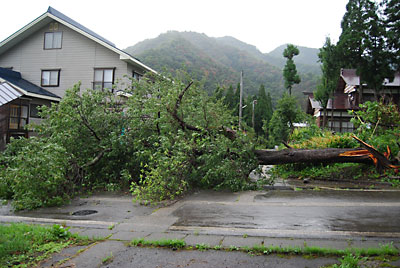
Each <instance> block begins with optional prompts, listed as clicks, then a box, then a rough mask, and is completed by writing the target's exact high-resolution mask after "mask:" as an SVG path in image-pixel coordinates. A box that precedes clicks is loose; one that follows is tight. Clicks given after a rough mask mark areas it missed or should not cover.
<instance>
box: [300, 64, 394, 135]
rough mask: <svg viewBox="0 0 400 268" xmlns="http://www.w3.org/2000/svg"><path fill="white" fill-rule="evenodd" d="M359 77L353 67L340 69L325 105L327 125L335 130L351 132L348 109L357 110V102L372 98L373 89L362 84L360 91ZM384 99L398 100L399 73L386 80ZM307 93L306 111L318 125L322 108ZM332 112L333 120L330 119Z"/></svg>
mask: <svg viewBox="0 0 400 268" xmlns="http://www.w3.org/2000/svg"><path fill="white" fill-rule="evenodd" d="M360 91H361V88H360V77H359V76H358V75H357V74H356V70H355V69H341V70H340V77H339V81H338V85H337V88H336V91H335V93H334V97H333V99H329V101H328V105H327V116H328V117H327V127H328V128H329V129H331V130H333V131H335V132H352V131H353V130H354V126H353V124H352V123H351V122H350V119H351V118H352V116H351V115H350V114H349V113H348V111H349V110H358V109H359V104H360V103H364V102H366V101H373V100H374V91H373V90H372V89H370V88H368V85H365V84H364V85H363V86H362V94H361V93H360ZM381 93H382V94H383V95H385V96H386V99H391V100H392V101H393V102H394V103H396V104H399V101H400V73H396V75H395V78H394V80H393V81H392V82H390V81H388V80H386V81H385V82H384V84H383V89H382V91H381ZM304 94H305V95H308V103H307V113H308V114H310V115H313V116H314V117H316V119H317V124H318V126H322V124H323V109H322V106H321V104H320V103H319V102H318V101H316V100H315V99H314V96H313V93H308V92H305V93H304ZM332 114H333V120H332Z"/></svg>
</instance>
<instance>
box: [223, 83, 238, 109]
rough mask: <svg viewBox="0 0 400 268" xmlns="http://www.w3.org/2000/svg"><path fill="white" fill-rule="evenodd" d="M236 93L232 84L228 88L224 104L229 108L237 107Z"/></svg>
mask: <svg viewBox="0 0 400 268" xmlns="http://www.w3.org/2000/svg"><path fill="white" fill-rule="evenodd" d="M234 95H235V93H234V92H233V87H232V85H230V86H229V87H228V89H227V90H226V94H225V98H224V104H225V105H226V106H227V107H228V109H231V110H233V108H235V106H236V104H235V96H234Z"/></svg>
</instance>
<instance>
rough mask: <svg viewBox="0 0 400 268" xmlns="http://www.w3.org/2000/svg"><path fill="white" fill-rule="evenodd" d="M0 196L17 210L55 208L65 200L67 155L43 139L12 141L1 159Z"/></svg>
mask: <svg viewBox="0 0 400 268" xmlns="http://www.w3.org/2000/svg"><path fill="white" fill-rule="evenodd" d="M3 161H4V162H3V163H4V166H3V169H2V174H1V181H2V183H1V184H2V188H3V189H4V187H8V189H9V190H8V191H6V193H4V192H2V195H5V196H3V198H4V197H6V198H9V197H11V196H12V198H13V199H14V201H13V205H14V207H15V208H16V209H17V210H18V209H33V208H37V207H41V206H52V205H58V204H61V203H62V202H64V201H65V199H66V198H68V195H67V193H68V192H70V187H71V185H69V183H68V182H67V180H66V176H65V175H66V171H67V163H68V155H66V151H65V149H64V148H63V147H61V146H59V145H57V144H54V143H51V142H48V141H47V140H45V139H37V138H35V137H33V138H31V139H28V140H27V139H19V140H12V141H11V143H10V145H9V146H8V147H7V151H6V152H5V153H4V155H3Z"/></svg>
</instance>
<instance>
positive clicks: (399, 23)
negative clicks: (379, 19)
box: [383, 0, 400, 71]
mask: <svg viewBox="0 0 400 268" xmlns="http://www.w3.org/2000/svg"><path fill="white" fill-rule="evenodd" d="M383 5H384V15H385V20H384V23H385V26H386V31H387V33H386V36H387V42H388V49H389V51H390V61H391V67H392V68H393V69H394V70H396V71H400V30H399V29H400V0H385V1H384V2H383Z"/></svg>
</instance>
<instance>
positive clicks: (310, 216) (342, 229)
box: [173, 190, 400, 237]
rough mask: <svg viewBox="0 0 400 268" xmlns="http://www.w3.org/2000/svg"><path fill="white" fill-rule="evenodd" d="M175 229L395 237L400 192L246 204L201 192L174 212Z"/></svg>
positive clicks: (311, 195) (273, 196) (283, 197)
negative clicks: (214, 198) (194, 228)
mask: <svg viewBox="0 0 400 268" xmlns="http://www.w3.org/2000/svg"><path fill="white" fill-rule="evenodd" d="M173 215H174V216H176V217H178V218H179V220H178V221H177V222H176V223H175V224H174V229H175V230H179V229H183V230H185V229H191V228H193V227H197V228H200V229H201V228H203V227H207V228H210V227H211V228H215V229H220V230H224V229H238V230H239V229H247V230H251V231H253V232H252V233H257V230H258V231H259V233H262V232H267V233H268V232H273V233H275V234H276V235H277V236H285V235H288V236H296V235H298V236H302V237H304V236H309V237H315V236H325V237H332V236H338V235H345V234H353V235H359V236H373V235H376V236H382V237H400V222H399V219H400V193H399V192H377V191H312V190H304V191H271V192H267V193H259V194H256V195H254V198H253V199H252V200H251V199H250V200H244V201H242V200H240V198H237V199H232V198H229V197H228V196H226V198H225V199H224V200H221V199H219V200H213V193H208V194H205V193H202V194H200V195H199V196H198V197H192V198H191V200H190V199H189V200H187V201H186V202H185V203H184V205H183V206H181V207H180V208H179V209H177V210H175V211H174V213H173Z"/></svg>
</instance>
